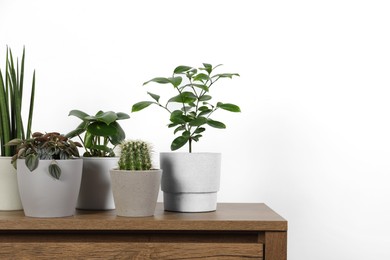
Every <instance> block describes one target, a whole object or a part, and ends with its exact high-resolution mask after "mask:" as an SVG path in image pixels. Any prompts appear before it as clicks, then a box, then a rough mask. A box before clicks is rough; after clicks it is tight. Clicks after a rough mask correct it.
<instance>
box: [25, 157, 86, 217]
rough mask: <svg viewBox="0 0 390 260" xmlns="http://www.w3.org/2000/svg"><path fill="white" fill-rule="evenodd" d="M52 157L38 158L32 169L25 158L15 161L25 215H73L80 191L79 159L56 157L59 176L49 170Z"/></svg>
mask: <svg viewBox="0 0 390 260" xmlns="http://www.w3.org/2000/svg"><path fill="white" fill-rule="evenodd" d="M50 163H51V160H40V161H39V165H38V168H37V169H35V170H34V171H33V172H30V170H29V169H28V168H27V167H26V164H25V160H24V159H18V161H17V178H18V184H19V192H20V198H21V200H22V205H23V209H24V214H25V215H26V216H28V217H42V218H45V217H66V216H72V215H74V212H75V209H76V202H77V197H78V194H79V190H80V183H81V173H82V168H83V160H82V159H72V160H57V163H58V166H59V167H60V168H61V177H60V179H59V180H57V179H54V178H53V177H52V176H51V175H50V173H49V170H48V167H49V165H50Z"/></svg>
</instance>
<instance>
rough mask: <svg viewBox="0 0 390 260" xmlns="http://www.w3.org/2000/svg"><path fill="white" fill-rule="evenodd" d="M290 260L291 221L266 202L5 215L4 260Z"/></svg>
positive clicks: (1, 226) (1, 227) (0, 252)
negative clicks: (206, 208)
mask: <svg viewBox="0 0 390 260" xmlns="http://www.w3.org/2000/svg"><path fill="white" fill-rule="evenodd" d="M10 258H11V259H34V258H43V259H45V258H46V259H75V258H76V259H97V258H102V259H182V258H185V259H207V258H209V259H243V258H254V259H265V260H285V259H287V221H286V220H285V219H283V218H282V217H280V216H279V215H278V214H276V213H275V212H274V211H272V210H271V209H270V208H269V207H267V206H266V205H265V204H241V203H236V204H235V203H221V204H219V205H218V208H217V211H215V212H209V213H175V212H166V211H164V210H163V206H162V204H161V203H158V205H157V208H156V212H155V215H154V216H153V217H146V218H125V217H117V216H116V215H115V211H77V213H76V215H75V216H73V217H67V218H29V217H25V216H24V214H23V211H8V212H0V259H10Z"/></svg>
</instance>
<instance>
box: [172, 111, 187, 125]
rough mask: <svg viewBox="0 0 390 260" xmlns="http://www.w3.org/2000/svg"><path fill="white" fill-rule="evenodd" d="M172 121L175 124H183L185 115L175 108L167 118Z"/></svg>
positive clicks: (185, 118)
mask: <svg viewBox="0 0 390 260" xmlns="http://www.w3.org/2000/svg"><path fill="white" fill-rule="evenodd" d="M169 120H171V122H172V123H175V124H185V123H186V121H187V117H186V116H185V115H183V112H182V111H180V110H175V111H173V112H172V113H171V117H170V118H169Z"/></svg>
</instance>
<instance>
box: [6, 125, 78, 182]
mask: <svg viewBox="0 0 390 260" xmlns="http://www.w3.org/2000/svg"><path fill="white" fill-rule="evenodd" d="M6 145H7V146H16V147H17V153H16V154H15V155H14V156H13V157H12V163H13V165H14V167H15V168H16V160H17V159H25V162H26V166H27V168H28V169H29V170H30V171H31V172H32V171H34V170H35V169H36V168H37V167H38V164H39V160H52V163H51V164H50V165H49V173H50V175H51V176H53V178H55V179H57V180H58V179H59V178H60V176H61V168H60V167H59V166H58V164H57V162H56V160H68V159H73V158H77V157H80V156H79V151H78V148H77V147H82V145H81V144H80V143H78V142H73V141H72V140H70V139H69V138H67V137H65V136H63V135H61V134H60V133H57V132H51V133H46V134H42V133H40V132H35V133H33V134H32V138H30V139H26V140H23V139H13V140H11V141H9V142H8V143H7V144H6Z"/></svg>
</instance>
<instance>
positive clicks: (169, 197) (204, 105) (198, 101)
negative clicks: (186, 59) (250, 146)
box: [132, 63, 240, 212]
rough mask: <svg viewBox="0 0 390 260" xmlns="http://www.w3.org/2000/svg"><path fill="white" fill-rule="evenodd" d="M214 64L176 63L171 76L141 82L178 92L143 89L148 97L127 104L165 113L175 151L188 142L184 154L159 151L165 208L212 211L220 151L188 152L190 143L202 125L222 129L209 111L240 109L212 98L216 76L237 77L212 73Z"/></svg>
mask: <svg viewBox="0 0 390 260" xmlns="http://www.w3.org/2000/svg"><path fill="white" fill-rule="evenodd" d="M219 66H220V65H217V66H214V67H213V66H212V65H211V64H207V63H203V66H202V67H200V68H198V69H197V68H194V67H190V66H178V67H176V68H175V69H174V71H173V75H172V77H168V78H164V77H157V78H153V79H151V80H149V81H147V82H145V83H144V85H146V84H148V83H150V82H155V83H159V84H169V85H171V86H173V87H174V89H175V90H176V91H177V92H178V95H176V96H174V97H172V98H170V99H168V101H167V102H166V103H162V102H161V101H160V96H159V95H156V94H154V93H150V92H148V94H149V96H150V97H151V98H152V99H153V101H141V102H138V103H136V104H134V105H133V107H132V112H137V111H140V110H142V109H144V108H146V107H148V106H150V105H157V106H159V107H161V108H163V109H164V110H166V111H167V112H168V114H169V115H170V118H169V120H170V124H169V125H168V127H169V128H172V129H174V131H173V132H174V134H179V136H177V137H176V138H174V140H173V141H172V144H171V150H172V151H175V150H178V149H179V148H181V147H183V146H184V145H185V144H187V143H188V151H189V153H171V152H170V153H160V166H161V169H162V170H163V172H164V173H163V176H162V182H161V189H162V190H163V192H164V208H165V209H166V210H171V211H184V212H203V211H213V210H216V202H217V191H218V190H219V183H220V181H219V180H220V168H221V154H220V153H192V144H193V142H194V141H195V142H198V141H199V139H200V138H201V137H202V135H203V133H204V132H205V131H206V126H210V127H214V128H218V129H224V128H226V125H225V124H224V123H222V122H220V121H217V120H214V119H212V117H211V116H214V112H216V111H217V110H220V109H222V110H227V111H230V112H240V108H239V107H238V106H237V105H234V104H231V103H222V102H217V103H211V102H212V101H211V100H212V97H211V95H210V90H211V89H212V87H213V86H214V84H215V83H216V82H217V81H219V80H220V79H222V78H233V76H239V74H237V73H217V74H216V73H214V72H215V69H216V68H217V67H219ZM175 104H176V106H175ZM178 104H179V108H177V105H178Z"/></svg>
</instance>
